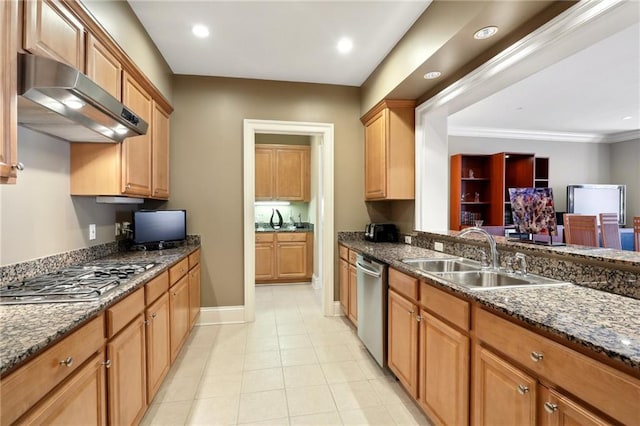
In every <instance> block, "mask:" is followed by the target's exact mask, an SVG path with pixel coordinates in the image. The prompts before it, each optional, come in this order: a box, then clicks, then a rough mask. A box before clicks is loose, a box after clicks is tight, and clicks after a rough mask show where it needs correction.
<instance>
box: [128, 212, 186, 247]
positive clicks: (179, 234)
mask: <svg viewBox="0 0 640 426" xmlns="http://www.w3.org/2000/svg"><path fill="white" fill-rule="evenodd" d="M186 239H187V211H186V210H138V211H135V212H133V243H134V244H155V243H164V242H171V241H184V240H186Z"/></svg>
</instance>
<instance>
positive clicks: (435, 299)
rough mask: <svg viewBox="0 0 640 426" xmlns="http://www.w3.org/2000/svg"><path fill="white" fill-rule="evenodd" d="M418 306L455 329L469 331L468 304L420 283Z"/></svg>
mask: <svg viewBox="0 0 640 426" xmlns="http://www.w3.org/2000/svg"><path fill="white" fill-rule="evenodd" d="M420 304H422V306H424V307H425V308H427V309H428V310H430V311H431V312H433V313H436V314H438V315H440V316H441V317H442V318H444V319H445V320H447V321H449V322H450V323H451V324H453V325H455V326H456V327H460V328H461V329H463V330H465V331H469V302H467V301H464V300H462V299H458V298H457V297H455V296H453V295H451V294H449V293H447V292H444V291H442V290H438V289H437V288H435V287H433V286H431V285H429V284H427V283H425V282H423V281H421V282H420Z"/></svg>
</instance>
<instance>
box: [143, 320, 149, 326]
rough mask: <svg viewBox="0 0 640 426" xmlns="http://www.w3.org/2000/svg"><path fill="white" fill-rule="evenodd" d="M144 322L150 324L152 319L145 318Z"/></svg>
mask: <svg viewBox="0 0 640 426" xmlns="http://www.w3.org/2000/svg"><path fill="white" fill-rule="evenodd" d="M143 322H144V325H149V324H151V320H144V321H143Z"/></svg>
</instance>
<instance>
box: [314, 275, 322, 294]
mask: <svg viewBox="0 0 640 426" xmlns="http://www.w3.org/2000/svg"><path fill="white" fill-rule="evenodd" d="M311 286H312V287H313V288H314V290H319V289H321V288H322V281H321V280H320V277H319V276H318V275H314V276H313V278H311Z"/></svg>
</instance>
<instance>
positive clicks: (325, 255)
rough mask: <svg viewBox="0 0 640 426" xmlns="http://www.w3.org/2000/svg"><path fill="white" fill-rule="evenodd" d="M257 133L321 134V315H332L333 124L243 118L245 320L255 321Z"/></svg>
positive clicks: (319, 206)
mask: <svg viewBox="0 0 640 426" xmlns="http://www.w3.org/2000/svg"><path fill="white" fill-rule="evenodd" d="M257 133H268V134H288V135H307V136H320V138H312V139H315V140H316V142H313V141H312V143H319V144H321V145H322V146H321V149H320V150H318V151H319V152H320V153H321V154H320V155H321V156H322V159H321V161H320V164H321V165H322V168H321V170H319V172H320V176H319V178H318V180H319V181H322V184H321V185H318V186H319V189H320V191H319V193H318V215H317V219H316V221H317V222H322V227H321V229H322V235H319V236H316V238H319V239H320V240H319V242H320V245H319V247H320V250H321V254H322V255H321V256H320V257H319V258H320V259H322V261H321V265H320V268H319V270H318V272H319V278H320V280H321V282H322V310H323V313H324V315H327V316H332V315H334V307H333V305H334V303H333V263H334V258H333V257H334V226H333V124H332V123H307V122H300V121H274V120H255V119H245V120H244V130H243V135H244V320H245V322H250V321H254V320H255V297H256V289H255V277H256V275H255V274H256V272H255V225H254V224H255V217H254V216H255V211H254V202H255V139H256V138H255V136H256V134H257Z"/></svg>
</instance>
